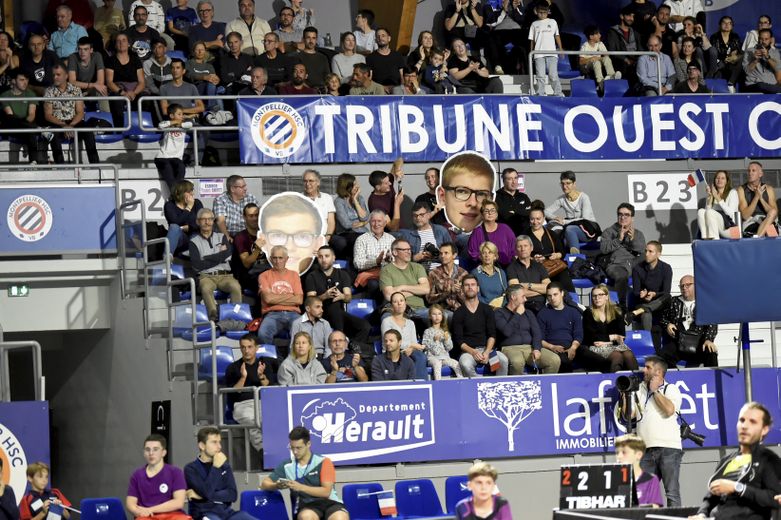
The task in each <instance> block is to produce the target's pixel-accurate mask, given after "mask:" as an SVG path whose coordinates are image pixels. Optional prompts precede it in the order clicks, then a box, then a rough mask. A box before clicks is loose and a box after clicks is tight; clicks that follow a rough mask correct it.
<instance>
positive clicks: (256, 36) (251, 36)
mask: <svg viewBox="0 0 781 520" xmlns="http://www.w3.org/2000/svg"><path fill="white" fill-rule="evenodd" d="M225 31H226V32H227V33H229V34H230V33H232V32H237V33H239V35H240V36H241V41H242V46H241V52H243V53H244V54H249V55H250V56H257V55H258V54H260V53H261V52H262V51H261V50H260V43H261V42H262V41H263V35H265V34H266V33H270V32H271V26H270V25H269V24H268V22H267V21H266V20H264V19H263V18H257V17H256V16H255V0H239V16H238V17H237V18H235V19H233V20H231V21H230V22H229V23H228V25H227V26H226V27H225Z"/></svg>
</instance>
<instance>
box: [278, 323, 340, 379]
mask: <svg viewBox="0 0 781 520" xmlns="http://www.w3.org/2000/svg"><path fill="white" fill-rule="evenodd" d="M316 358H317V354H316V353H315V347H314V344H313V343H312V336H310V335H309V333H308V332H299V333H297V334H296V335H295V336H293V349H292V350H291V351H290V355H288V357H287V358H285V360H284V361H283V362H282V364H281V365H279V372H277V381H279V384H280V385H282V386H297V385H321V384H323V383H325V378H326V377H327V375H328V374H326V373H325V368H323V364H322V363H320V362H319V361H318V360H317V359H316Z"/></svg>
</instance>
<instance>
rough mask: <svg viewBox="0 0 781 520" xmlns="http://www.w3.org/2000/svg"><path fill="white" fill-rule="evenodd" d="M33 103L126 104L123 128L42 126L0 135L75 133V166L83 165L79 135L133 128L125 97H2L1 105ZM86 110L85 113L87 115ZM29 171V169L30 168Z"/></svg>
mask: <svg viewBox="0 0 781 520" xmlns="http://www.w3.org/2000/svg"><path fill="white" fill-rule="evenodd" d="M28 101H30V102H32V101H35V102H36V103H37V102H39V101H43V102H46V101H52V102H54V101H59V102H62V103H65V102H69V101H122V102H123V103H124V104H125V113H126V114H127V124H126V125H125V126H122V127H115V126H112V127H110V128H109V127H91V126H85V127H74V128H62V127H55V126H53V127H46V126H40V127H36V128H3V129H2V131H0V134H40V133H42V132H52V133H65V132H73V148H74V150H76V153H75V162H74V164H76V165H77V166H78V165H81V164H83V163H82V162H81V154H80V153H79V151H80V150H79V148H80V147H79V133H82V132H84V133H92V134H96V133H98V132H126V131H128V130H130V128H131V126H132V119H131V116H132V114H133V110H132V107H131V105H130V100H129V99H128V98H126V97H125V96H73V97H55V98H52V97H46V96H35V97H25V98H19V97H0V104H2V103H4V102H16V103H19V102H28ZM86 112H87V111H86V110H85V111H84V113H85V115H86ZM82 121H83V122H84V121H86V119H83V120H82ZM28 169H29V168H28Z"/></svg>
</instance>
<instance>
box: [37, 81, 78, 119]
mask: <svg viewBox="0 0 781 520" xmlns="http://www.w3.org/2000/svg"><path fill="white" fill-rule="evenodd" d="M44 96H45V97H48V98H73V97H79V96H81V89H80V88H79V87H77V86H75V85H73V84H71V83H67V84H66V86H65V90H64V91H63V90H60V89H59V88H57V87H55V86H54V85H52V86H51V87H48V88H47V89H46V93H45V94H44ZM46 103H49V104H50V105H51V106H52V115H53V116H54V117H56V118H57V119H59V120H60V121H64V122H70V121H72V120H73V118H74V117H76V101H75V100H71V101H46Z"/></svg>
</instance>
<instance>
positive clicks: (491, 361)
mask: <svg viewBox="0 0 781 520" xmlns="http://www.w3.org/2000/svg"><path fill="white" fill-rule="evenodd" d="M488 366H489V367H490V368H491V372H496V371H497V370H499V367H500V366H501V361H499V354H497V352H496V351H495V350H492V351H491V353H490V354H489V355H488Z"/></svg>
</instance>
